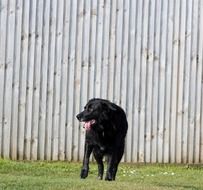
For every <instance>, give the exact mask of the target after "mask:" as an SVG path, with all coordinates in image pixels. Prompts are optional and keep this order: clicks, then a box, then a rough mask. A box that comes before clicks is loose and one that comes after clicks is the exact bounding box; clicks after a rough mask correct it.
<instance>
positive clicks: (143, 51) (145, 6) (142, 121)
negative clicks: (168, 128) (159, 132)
mask: <svg viewBox="0 0 203 190" xmlns="http://www.w3.org/2000/svg"><path fill="white" fill-rule="evenodd" d="M148 13H149V1H145V2H144V4H143V26H142V27H143V31H142V36H141V37H142V42H141V43H142V44H141V66H140V67H141V71H140V74H141V76H140V125H139V127H140V130H139V143H140V144H139V155H138V156H139V161H140V162H145V154H144V153H145V130H146V129H145V127H146V123H145V121H146V81H147V51H148V50H147V48H148V47H147V44H148V18H149V17H148Z"/></svg>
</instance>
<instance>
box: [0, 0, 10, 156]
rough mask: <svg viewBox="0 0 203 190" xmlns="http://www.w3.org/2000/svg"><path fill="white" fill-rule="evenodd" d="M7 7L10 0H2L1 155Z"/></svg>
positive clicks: (0, 46) (0, 55) (0, 148)
mask: <svg viewBox="0 0 203 190" xmlns="http://www.w3.org/2000/svg"><path fill="white" fill-rule="evenodd" d="M7 9H8V1H7V0H2V1H1V4H0V33H1V35H0V89H1V90H0V156H3V155H2V152H3V150H2V145H3V126H4V125H3V122H4V114H3V109H4V83H5V64H6V63H5V61H6V34H7V27H5V26H6V23H7Z"/></svg>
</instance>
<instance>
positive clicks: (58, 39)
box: [52, 1, 64, 160]
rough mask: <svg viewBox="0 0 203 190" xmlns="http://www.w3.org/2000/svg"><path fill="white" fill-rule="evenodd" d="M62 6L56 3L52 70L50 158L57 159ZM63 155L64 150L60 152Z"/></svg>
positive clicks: (61, 2)
mask: <svg viewBox="0 0 203 190" xmlns="http://www.w3.org/2000/svg"><path fill="white" fill-rule="evenodd" d="M63 7H64V1H60V2H58V3H57V10H56V11H57V18H56V19H57V21H56V22H57V24H56V45H55V71H54V112H53V113H54V115H53V129H52V132H53V149H52V151H53V152H52V158H53V160H58V156H59V129H60V128H59V126H60V123H59V118H60V104H61V100H60V92H61V85H60V83H61V63H62V37H63ZM60 153H61V154H62V155H60V156H62V157H64V151H63V150H62V152H60Z"/></svg>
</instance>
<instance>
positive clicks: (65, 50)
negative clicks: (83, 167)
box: [0, 0, 203, 163]
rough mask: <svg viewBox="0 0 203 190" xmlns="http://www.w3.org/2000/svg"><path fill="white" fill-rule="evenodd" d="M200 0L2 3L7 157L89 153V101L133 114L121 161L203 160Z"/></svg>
mask: <svg viewBox="0 0 203 190" xmlns="http://www.w3.org/2000/svg"><path fill="white" fill-rule="evenodd" d="M202 65H203V1H202V0H43V1H41V0H0V157H2V158H10V159H14V160H15V159H19V160H22V159H26V160H37V159H40V160H70V161H71V160H74V161H78V160H82V159H83V152H84V147H83V146H84V135H85V134H84V133H85V132H84V129H83V128H82V126H81V125H80V124H79V122H78V121H77V119H76V118H75V115H76V114H77V113H78V112H80V111H81V110H82V109H83V107H84V105H85V103H86V102H87V101H88V99H90V98H93V97H100V98H105V99H109V100H111V101H113V102H115V103H116V104H118V105H120V106H121V107H123V109H124V110H125V111H126V113H127V118H128V123H129V129H128V133H127V139H126V149H125V155H124V158H123V161H125V162H134V163H136V162H147V163H156V162H159V163H203V66H202Z"/></svg>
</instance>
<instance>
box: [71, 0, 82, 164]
mask: <svg viewBox="0 0 203 190" xmlns="http://www.w3.org/2000/svg"><path fill="white" fill-rule="evenodd" d="M83 20H84V1H83V0H79V1H78V10H77V20H76V22H77V34H76V43H77V44H76V50H77V51H76V63H75V68H76V70H75V89H74V90H75V105H74V107H75V109H74V111H75V113H74V115H76V114H78V113H79V112H80V111H81V109H80V108H81V95H82V91H81V85H82V82H81V81H82V78H81V72H82V53H83V52H82V51H83V48H82V47H83ZM80 129H81V127H80V125H79V122H78V121H77V120H76V119H74V138H73V147H74V148H73V159H74V161H78V158H79V144H80V138H79V137H80Z"/></svg>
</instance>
